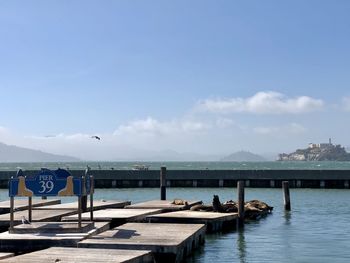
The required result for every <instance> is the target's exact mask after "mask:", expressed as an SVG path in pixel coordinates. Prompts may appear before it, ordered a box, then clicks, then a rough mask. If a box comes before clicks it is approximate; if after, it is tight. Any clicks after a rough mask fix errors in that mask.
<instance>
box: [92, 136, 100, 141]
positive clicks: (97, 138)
mask: <svg viewBox="0 0 350 263" xmlns="http://www.w3.org/2000/svg"><path fill="white" fill-rule="evenodd" d="M91 138H93V139H96V140H101V138H100V137H98V136H97V135H94V136H91Z"/></svg>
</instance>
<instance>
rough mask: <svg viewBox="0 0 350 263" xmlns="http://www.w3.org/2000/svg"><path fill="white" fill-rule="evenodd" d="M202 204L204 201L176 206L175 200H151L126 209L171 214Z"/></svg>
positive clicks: (188, 202)
mask: <svg viewBox="0 0 350 263" xmlns="http://www.w3.org/2000/svg"><path fill="white" fill-rule="evenodd" d="M200 203H202V201H187V205H175V204H173V200H151V201H146V202H143V203H137V204H133V205H128V206H126V207H125V208H137V209H138V208H142V209H162V210H163V211H167V212H169V211H179V210H186V209H190V208H191V207H192V206H194V205H198V204H200Z"/></svg>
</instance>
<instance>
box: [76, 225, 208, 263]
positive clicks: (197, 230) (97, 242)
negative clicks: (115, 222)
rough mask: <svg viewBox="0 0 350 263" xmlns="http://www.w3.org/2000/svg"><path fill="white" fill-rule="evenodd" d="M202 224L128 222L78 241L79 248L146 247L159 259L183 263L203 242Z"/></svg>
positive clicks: (203, 227) (203, 226)
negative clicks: (181, 262)
mask: <svg viewBox="0 0 350 263" xmlns="http://www.w3.org/2000/svg"><path fill="white" fill-rule="evenodd" d="M204 236H205V225H203V224H149V223H127V224H124V225H122V226H119V227H116V228H114V229H113V230H109V231H106V232H103V233H101V234H99V235H97V236H93V237H91V238H88V239H86V240H83V241H81V242H79V243H78V247H86V248H108V249H109V248H113V249H146V250H151V251H152V252H153V253H155V257H156V261H157V258H158V260H159V259H162V260H159V262H163V260H165V259H164V258H163V257H165V258H166V260H167V261H170V262H180V261H181V260H183V259H184V258H185V257H186V256H187V255H189V254H190V253H191V251H192V250H193V249H195V248H197V247H198V246H199V245H200V244H202V243H203V242H204Z"/></svg>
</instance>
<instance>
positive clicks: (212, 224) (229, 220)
mask: <svg viewBox="0 0 350 263" xmlns="http://www.w3.org/2000/svg"><path fill="white" fill-rule="evenodd" d="M237 217H238V215H237V213H216V212H201V211H189V210H186V211H176V212H169V213H164V214H155V215H149V216H147V217H146V220H148V221H149V222H151V223H191V224H205V225H206V227H207V232H215V231H220V230H222V229H225V228H229V227H232V228H234V227H235V226H236V220H237Z"/></svg>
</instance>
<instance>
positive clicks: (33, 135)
mask: <svg viewBox="0 0 350 263" xmlns="http://www.w3.org/2000/svg"><path fill="white" fill-rule="evenodd" d="M349 13H350V3H349V1H345V0H344V1H341V0H337V1H283V2H282V1H249V2H248V1H152V0H150V1H126V0H125V1H13V0H12V1H1V2H0V36H1V41H0V61H1V62H0V92H1V93H0V94H1V96H0V142H4V143H8V144H15V145H19V146H25V147H30V148H35V149H40V150H44V151H49V152H54V153H62V154H69V155H74V156H78V157H80V158H83V159H103V160H107V159H108V160H109V159H118V158H123V157H124V158H137V157H138V156H142V154H143V155H147V154H155V153H157V152H159V151H163V150H169V149H171V150H176V151H178V152H197V153H203V154H227V153H230V152H234V151H236V150H241V149H245V150H250V151H254V152H258V153H265V152H282V151H291V150H294V149H295V148H298V147H303V146H305V145H306V144H307V143H308V142H311V141H314V142H319V141H328V138H329V137H332V138H333V140H334V141H335V142H337V143H341V144H344V145H346V146H348V145H350V142H349V140H348V138H347V134H348V130H349V128H350V127H349V126H350V125H349V124H347V119H348V118H349V114H350V99H349V98H350V91H349V83H350V75H349V70H350V52H349V49H350V48H349V47H350V16H349V15H348V14H349ZM303 98H304V99H303ZM305 98H306V99H305ZM93 134H98V135H100V136H102V137H103V140H101V141H100V142H98V143H97V142H96V141H93V140H91V138H90V136H91V135H93ZM48 135H50V136H49V137H47V136H48ZM150 151H151V153H150ZM87 152H88V153H87ZM138 154H139V155H138Z"/></svg>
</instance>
